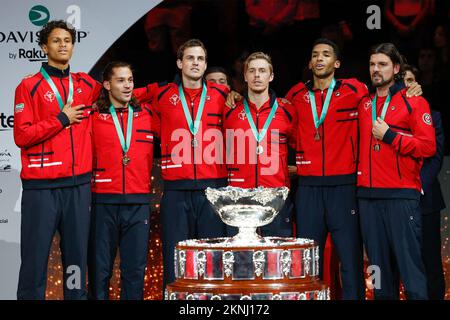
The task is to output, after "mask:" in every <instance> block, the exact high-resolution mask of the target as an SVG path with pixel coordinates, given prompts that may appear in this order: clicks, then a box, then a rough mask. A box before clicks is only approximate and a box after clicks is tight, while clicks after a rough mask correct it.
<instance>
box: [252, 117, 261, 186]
mask: <svg viewBox="0 0 450 320" xmlns="http://www.w3.org/2000/svg"><path fill="white" fill-rule="evenodd" d="M256 130H257V131H258V132H259V112H258V111H256ZM258 147H259V141H256V148H258ZM250 152H251V151H250ZM255 152H256V150H255ZM258 162H259V154H258V153H256V165H255V188H258Z"/></svg>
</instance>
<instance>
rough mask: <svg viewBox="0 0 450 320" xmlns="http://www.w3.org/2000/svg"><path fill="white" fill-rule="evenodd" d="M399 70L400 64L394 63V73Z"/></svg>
mask: <svg viewBox="0 0 450 320" xmlns="http://www.w3.org/2000/svg"><path fill="white" fill-rule="evenodd" d="M399 72H400V64H398V63H396V64H394V74H398V73H399Z"/></svg>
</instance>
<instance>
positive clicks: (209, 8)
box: [90, 0, 450, 155]
mask: <svg viewBox="0 0 450 320" xmlns="http://www.w3.org/2000/svg"><path fill="white" fill-rule="evenodd" d="M402 1H403V2H404V1H405V0H399V2H402ZM301 2H303V3H309V4H312V5H315V7H314V8H315V9H314V10H313V11H314V14H315V15H316V16H317V17H316V18H312V19H304V20H299V19H295V18H292V17H287V18H286V19H285V20H283V21H282V22H280V23H278V24H276V25H270V22H268V21H270V18H271V17H273V16H275V9H276V8H277V5H278V6H279V7H283V6H289V5H290V4H291V5H292V3H301ZM395 2H397V1H396V0H391V1H387V0H372V1H368V0H361V1H348V0H347V1H344V0H304V1H301V0H299V1H293V0H272V1H268V0H166V1H163V2H162V3H161V4H160V5H158V6H157V7H155V8H154V9H152V10H151V11H150V12H149V13H146V14H144V15H143V17H142V18H141V19H139V20H138V21H137V22H136V23H135V24H134V25H133V26H131V27H130V29H129V30H127V31H126V32H125V33H124V34H123V35H122V36H121V37H120V38H119V39H118V40H117V41H116V42H115V43H114V44H113V45H112V46H111V47H110V49H109V50H108V51H107V52H106V53H105V54H104V56H103V57H102V58H101V59H100V60H99V61H98V62H97V64H96V65H95V66H94V68H93V69H92V70H91V72H90V74H91V75H92V76H93V77H94V78H96V79H97V80H101V71H102V69H103V68H104V66H105V65H106V63H107V62H109V61H111V60H125V61H127V62H130V63H131V64H132V65H133V66H134V69H135V70H134V75H135V82H136V86H138V87H140V86H144V85H146V84H147V83H151V82H163V81H171V80H172V79H173V78H174V76H175V74H176V73H177V71H178V70H177V68H176V63H175V62H176V47H177V45H176V43H177V42H178V43H182V42H184V40H187V39H189V38H198V39H200V40H202V41H203V42H204V43H205V45H206V48H207V49H208V66H222V67H224V68H225V69H226V70H227V71H228V72H229V74H230V76H231V79H232V87H233V88H234V89H235V90H237V91H240V90H242V89H243V83H242V70H241V62H242V60H243V59H245V57H246V56H247V55H248V53H251V52H253V51H264V52H265V53H268V54H269V55H271V57H272V60H273V65H274V72H275V79H274V81H273V82H272V84H271V87H272V88H273V89H274V90H275V91H276V92H277V94H278V96H284V95H285V94H286V93H287V91H288V90H289V89H290V88H291V87H292V86H293V85H295V84H296V83H298V82H299V81H306V80H308V79H309V78H310V74H309V72H308V70H307V63H308V60H309V55H310V50H311V44H312V42H313V41H314V40H315V39H316V38H319V37H321V36H324V37H327V38H330V39H332V40H333V41H335V42H337V43H338V45H339V47H340V49H341V53H342V55H341V62H342V67H341V68H340V69H339V70H338V72H337V77H338V78H357V79H359V80H360V81H363V82H365V83H367V84H369V83H370V81H369V68H368V58H369V54H368V53H369V49H370V47H371V46H372V45H374V44H377V43H381V42H393V43H394V44H395V45H396V46H397V47H398V48H399V50H400V52H401V53H402V54H403V55H404V56H405V57H406V59H407V61H408V63H409V64H412V65H415V66H420V67H422V69H424V70H423V72H422V71H421V73H420V74H421V75H424V76H423V79H424V81H423V82H422V81H421V79H420V78H419V82H420V83H421V84H422V87H423V90H424V96H425V98H426V99H427V100H428V101H429V102H430V106H431V107H432V108H433V109H436V110H439V111H440V112H441V114H442V117H443V125H444V130H445V133H446V138H447V139H446V140H447V141H450V132H449V128H450V112H449V110H448V109H449V106H448V102H447V101H448V99H447V94H445V92H447V91H448V90H447V88H448V87H449V84H450V81H449V78H450V76H449V75H450V70H449V69H450V67H449V64H448V60H447V62H446V63H444V64H443V62H442V61H440V60H441V58H440V57H441V51H442V50H443V49H442V48H438V47H437V45H436V43H435V41H434V34H435V30H436V28H437V26H439V25H443V26H445V28H447V32H448V25H449V12H450V0H409V1H406V2H411V5H413V3H415V2H419V3H420V4H421V5H422V6H424V5H425V3H427V4H428V5H430V10H429V11H428V12H427V14H426V16H425V18H424V19H423V20H422V21H421V23H420V24H419V25H418V26H417V27H416V28H415V30H414V31H412V32H411V33H410V34H409V35H401V34H400V32H399V30H398V28H396V27H395V26H394V24H393V23H392V21H390V20H389V19H387V14H386V10H390V11H392V12H393V13H394V15H395V7H394V6H395ZM370 5H378V6H379V7H380V9H381V12H380V13H381V29H379V30H369V29H368V28H367V25H366V23H367V20H368V19H369V17H370V14H368V13H366V10H367V7H368V6H370ZM249 6H256V7H258V6H260V7H261V8H262V11H264V10H265V11H266V12H263V14H264V15H263V16H262V18H261V17H260V18H258V19H254V18H252V17H251V15H252V13H251V12H250V10H249ZM274 8H275V9H274ZM297 8H298V7H297ZM403 8H405V7H403ZM406 9H408V8H406ZM186 13H187V14H186ZM164 14H165V15H166V16H164ZM172 15H173V16H172ZM180 17H183V18H182V19H181V20H183V22H181V23H178V22H177V21H178V20H180ZM397 18H398V21H400V22H401V23H403V24H404V25H408V24H409V23H411V22H412V21H413V20H414V18H415V17H414V16H410V17H404V16H403V17H397ZM171 35H172V36H171ZM173 35H175V36H173ZM446 37H447V44H446V48H445V50H447V51H446V53H447V56H448V55H449V42H450V40H449V35H448V33H447V35H446ZM149 39H157V40H155V41H153V44H151V41H150V42H149ZM174 39H175V44H173V45H172V44H171V42H172V41H174ZM154 43H156V46H159V47H158V48H157V49H155V44H154ZM150 47H152V48H150ZM427 53H428V54H429V55H432V56H434V58H432V60H433V61H431V62H430V61H427V60H426V54H427ZM421 55H423V56H424V57H425V58H423V59H422V62H420V61H419V57H420V56H421ZM430 64H431V66H430ZM430 68H431V69H432V70H429V69H430ZM425 69H427V70H425ZM425 72H427V76H425ZM430 72H431V75H430V74H429V73H430ZM425 79H427V80H425ZM446 146H447V148H446V154H447V155H448V154H450V148H449V147H448V146H449V143H446Z"/></svg>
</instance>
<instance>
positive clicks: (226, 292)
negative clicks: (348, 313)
mask: <svg viewBox="0 0 450 320" xmlns="http://www.w3.org/2000/svg"><path fill="white" fill-rule="evenodd" d="M165 299H166V300H330V290H329V288H328V287H327V286H326V285H325V284H323V283H321V282H319V281H313V282H311V283H307V284H295V285H288V284H276V283H275V284H274V283H272V284H261V283H254V284H246V285H242V284H241V285H240V286H237V285H234V286H223V285H220V286H219V285H215V284H197V283H196V284H193V283H187V282H185V283H183V282H177V283H174V284H171V285H168V286H167V289H166V292H165Z"/></svg>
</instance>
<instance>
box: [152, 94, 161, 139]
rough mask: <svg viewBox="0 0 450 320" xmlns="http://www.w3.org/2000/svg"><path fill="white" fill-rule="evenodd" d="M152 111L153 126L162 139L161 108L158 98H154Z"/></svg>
mask: <svg viewBox="0 0 450 320" xmlns="http://www.w3.org/2000/svg"><path fill="white" fill-rule="evenodd" d="M151 111H152V115H153V116H152V128H154V131H155V135H156V136H157V137H158V138H159V139H161V108H160V105H159V101H158V99H154V100H153V103H152V104H151Z"/></svg>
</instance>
